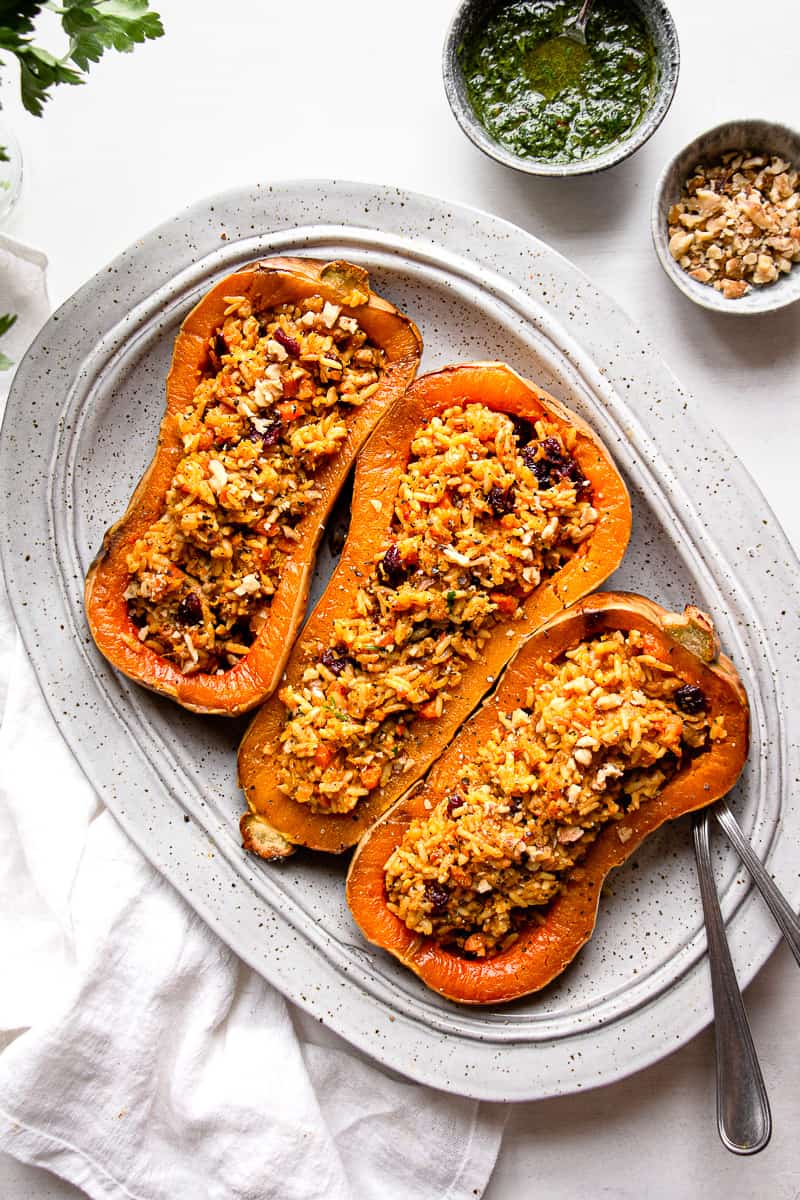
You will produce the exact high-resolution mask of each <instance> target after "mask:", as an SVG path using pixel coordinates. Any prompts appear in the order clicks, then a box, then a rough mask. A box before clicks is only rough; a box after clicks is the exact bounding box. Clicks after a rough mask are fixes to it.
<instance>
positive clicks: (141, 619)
mask: <svg viewBox="0 0 800 1200" xmlns="http://www.w3.org/2000/svg"><path fill="white" fill-rule="evenodd" d="M128 616H129V617H130V620H131V623H132V624H133V625H135V626H136V628H137V629H141V628H142V626H143V625H146V624H147V613H143V612H137V611H136V609H135V608H134V609H132V608H131V602H130V600H129V601H128Z"/></svg>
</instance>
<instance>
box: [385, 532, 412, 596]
mask: <svg viewBox="0 0 800 1200" xmlns="http://www.w3.org/2000/svg"><path fill="white" fill-rule="evenodd" d="M380 565H381V573H382V574H383V577H384V579H385V580H386V581H387V582H388V583H391V584H392V586H393V587H397V585H398V583H402V582H403V580H404V579H405V577H406V575H407V574H408V572H407V569H406V566H405V563H404V562H403V560H402V558H401V557H400V551H399V550H398V548H397V543H396V542H393V543H392V545H391V546H390V547H389V549H388V550H387V551H386V553H385V554H384V556H383V558H382V559H381V564H380Z"/></svg>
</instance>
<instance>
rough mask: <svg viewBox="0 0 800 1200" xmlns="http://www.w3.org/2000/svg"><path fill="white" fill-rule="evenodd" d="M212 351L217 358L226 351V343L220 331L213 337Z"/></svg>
mask: <svg viewBox="0 0 800 1200" xmlns="http://www.w3.org/2000/svg"><path fill="white" fill-rule="evenodd" d="M214 352H215V353H216V355H217V357H218V358H222V356H223V354H227V353H228V343H227V342H226V341H225V338H224V337H223V336H222V334H221V333H218V334H217V335H216V336H215V338H214Z"/></svg>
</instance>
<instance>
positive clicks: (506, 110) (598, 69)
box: [442, 0, 680, 176]
mask: <svg viewBox="0 0 800 1200" xmlns="http://www.w3.org/2000/svg"><path fill="white" fill-rule="evenodd" d="M583 7H584V5H583V3H582V2H581V0H463V2H462V3H461V4H460V5H459V7H458V9H457V11H456V13H455V16H454V17H453V20H452V22H451V25H450V28H449V30H448V33H447V37H446V39H445V45H444V55H443V63H442V69H443V75H444V86H445V91H446V93H447V99H448V101H449V103H450V107H451V108H452V110H453V114H454V115H455V117H456V120H457V121H458V123H459V125H460V126H461V128H462V129H463V131H464V133H466V135H467V137H469V138H470V139H471V141H473V142H474V143H475V145H476V146H477V147H478V148H479V149H480V150H482V151H483V152H484V153H485V154H488V155H489V157H490V158H493V159H495V160H496V161H497V162H500V163H503V164H505V165H506V166H509V167H514V168H515V169H516V170H517V171H525V172H527V173H528V174H530V175H554V176H567V175H585V174H589V173H591V172H594V171H602V170H604V169H605V168H607V167H612V166H614V165H615V164H616V163H619V162H622V160H623V159H625V158H627V157H628V156H629V155H630V154H633V152H634V151H635V150H638V148H639V147H640V146H642V145H643V144H644V143H645V142H646V141H647V139H648V138H649V137H650V136H651V135H652V134H653V133H654V132H655V130H656V129H657V128H658V126H659V125H660V124H661V122H662V121H663V119H664V117H665V116H666V113H667V110H668V109H669V106H670V104H671V103H672V97H673V95H674V94H675V88H676V86H677V82H678V70H679V64H680V53H679V49H678V35H677V32H676V29H675V24H674V22H673V20H672V17H671V16H670V13H669V11H668V9H667V7H666V5H665V4H663V3H662V0H594V3H592V4H591V5H590V6H589V9H588V14H586V24H585V40H583V39H582V38H581V37H580V36H576V29H575V26H576V23H577V22H578V18H579V16H580V15H581V11H582V9H583Z"/></svg>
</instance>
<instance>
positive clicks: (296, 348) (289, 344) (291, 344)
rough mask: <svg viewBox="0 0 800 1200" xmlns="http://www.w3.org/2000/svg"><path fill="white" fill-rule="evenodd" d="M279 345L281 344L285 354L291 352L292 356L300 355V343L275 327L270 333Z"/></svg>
mask: <svg viewBox="0 0 800 1200" xmlns="http://www.w3.org/2000/svg"><path fill="white" fill-rule="evenodd" d="M272 336H273V337H274V338H275V341H276V342H277V343H278V345H279V346H283V348H284V350H285V351H286V353H287V354H291V356H292V358H299V357H300V343H299V342H298V341H297V339H296V338H293V337H291V336H290V335H289V334H288V333H284V332H283V330H282V329H280V328H279V329H276V330H275V333H274V334H273V335H272Z"/></svg>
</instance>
